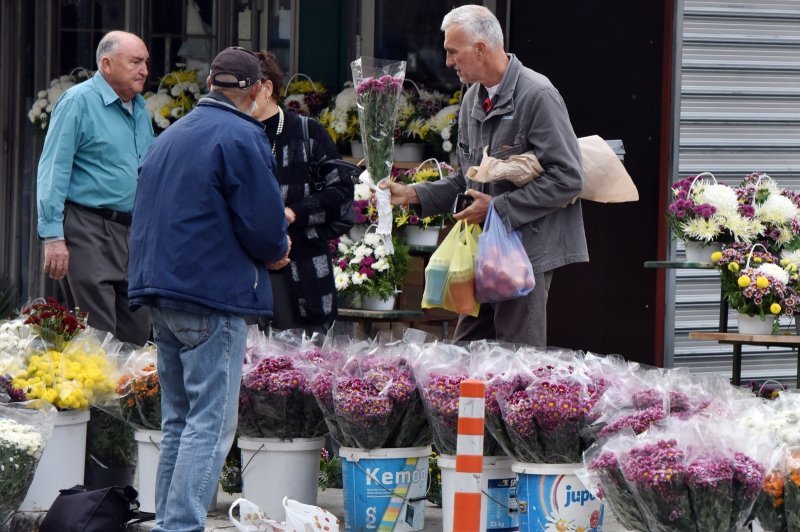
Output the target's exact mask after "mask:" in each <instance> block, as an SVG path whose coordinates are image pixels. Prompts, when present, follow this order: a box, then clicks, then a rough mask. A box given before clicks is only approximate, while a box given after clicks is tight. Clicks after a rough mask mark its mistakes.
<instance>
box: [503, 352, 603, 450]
mask: <svg viewBox="0 0 800 532" xmlns="http://www.w3.org/2000/svg"><path fill="white" fill-rule="evenodd" d="M584 369H585V366H584V364H583V360H582V358H581V355H580V353H573V352H570V353H563V354H561V355H559V356H552V355H550V354H543V356H542V358H541V360H540V361H539V365H538V366H537V367H534V368H533V369H532V371H531V375H530V382H529V384H528V386H527V387H526V388H525V389H524V390H519V391H516V392H514V393H512V394H511V395H509V396H507V397H506V398H505V399H502V398H501V399H500V409H501V411H502V414H503V421H504V422H505V424H506V428H507V429H508V433H509V435H510V436H511V440H512V442H513V446H514V448H513V452H512V456H513V457H514V458H515V459H517V460H519V461H521V462H534V463H548V464H570V463H576V462H580V460H581V456H582V453H583V451H584V447H583V440H582V439H581V433H582V432H583V430H584V428H585V427H586V426H587V424H588V422H589V413H590V412H591V411H592V409H593V401H594V400H595V398H594V397H593V394H592V393H591V391H590V387H589V382H590V381H589V377H588V375H587V374H586V372H585V371H584Z"/></svg>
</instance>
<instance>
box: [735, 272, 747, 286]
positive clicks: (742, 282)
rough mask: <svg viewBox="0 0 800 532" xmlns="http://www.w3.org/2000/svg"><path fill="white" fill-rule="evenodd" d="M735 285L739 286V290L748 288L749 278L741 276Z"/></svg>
mask: <svg viewBox="0 0 800 532" xmlns="http://www.w3.org/2000/svg"><path fill="white" fill-rule="evenodd" d="M736 284H738V285H739V288H747V287H748V286H750V278H749V277H748V276H746V275H742V276H741V277H739V279H738V280H737V281H736Z"/></svg>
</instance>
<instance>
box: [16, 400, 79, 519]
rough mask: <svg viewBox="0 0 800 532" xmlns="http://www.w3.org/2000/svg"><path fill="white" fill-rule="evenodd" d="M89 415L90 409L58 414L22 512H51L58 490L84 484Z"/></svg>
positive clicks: (23, 503)
mask: <svg viewBox="0 0 800 532" xmlns="http://www.w3.org/2000/svg"><path fill="white" fill-rule="evenodd" d="M89 416H90V414H89V411H88V410H63V411H61V412H58V414H57V415H56V422H55V426H54V427H53V435H52V436H50V439H49V440H47V445H46V446H45V448H44V452H42V457H41V458H40V459H39V465H38V466H37V467H36V473H35V474H34V475H33V482H32V483H31V487H30V488H29V489H28V494H27V495H26V496H25V500H23V501H22V505H20V507H19V511H21V512H31V511H45V510H48V509H49V508H50V505H51V504H53V501H54V500H56V497H57V496H58V490H63V489H67V488H71V487H72V486H74V485H76V484H83V473H84V471H83V469H84V466H85V464H86V424H87V423H88V422H89Z"/></svg>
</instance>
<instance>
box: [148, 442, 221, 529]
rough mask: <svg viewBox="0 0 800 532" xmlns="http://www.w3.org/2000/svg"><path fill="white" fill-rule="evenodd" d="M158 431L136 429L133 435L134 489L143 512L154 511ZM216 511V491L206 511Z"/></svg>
mask: <svg viewBox="0 0 800 532" xmlns="http://www.w3.org/2000/svg"><path fill="white" fill-rule="evenodd" d="M162 435H163V434H162V432H161V431H160V430H147V429H137V430H136V432H134V433H133V437H134V438H135V439H136V442H137V444H138V450H139V459H138V460H137V462H136V477H137V479H138V482H137V485H136V489H137V490H138V491H139V509H140V510H141V511H143V512H151V513H154V512H155V511H156V477H157V476H158V460H159V458H160V457H161V437H162ZM216 509H217V490H216V489H215V490H214V496H213V497H211V503H210V504H209V505H208V510H209V511H213V510H216Z"/></svg>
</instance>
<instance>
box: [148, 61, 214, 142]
mask: <svg viewBox="0 0 800 532" xmlns="http://www.w3.org/2000/svg"><path fill="white" fill-rule="evenodd" d="M200 92H201V86H200V83H199V82H198V80H197V70H175V71H173V72H169V73H168V74H167V75H165V76H164V77H163V78H161V82H160V83H159V85H158V90H157V91H156V92H148V93H146V94H145V95H144V98H145V100H146V104H145V105H146V107H147V112H148V114H149V115H150V119H151V120H152V121H153V128H154V129H155V130H156V131H157V132H160V131H163V130H165V129H167V128H168V127H169V126H170V125H171V124H172V123H173V122H175V121H177V120H178V119H179V118H181V117H182V116H184V115H186V114H187V113H188V112H189V111H191V110H192V109H194V107H195V105H197V101H198V100H199V99H200Z"/></svg>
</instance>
